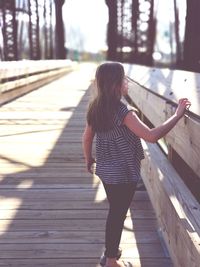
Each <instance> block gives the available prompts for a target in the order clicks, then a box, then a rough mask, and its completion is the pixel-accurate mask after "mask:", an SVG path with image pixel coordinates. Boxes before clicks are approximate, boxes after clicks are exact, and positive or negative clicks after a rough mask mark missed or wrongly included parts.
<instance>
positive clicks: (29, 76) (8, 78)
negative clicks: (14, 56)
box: [0, 60, 76, 105]
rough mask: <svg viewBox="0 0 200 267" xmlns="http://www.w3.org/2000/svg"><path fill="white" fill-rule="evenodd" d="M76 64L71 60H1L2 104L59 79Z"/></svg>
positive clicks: (0, 100)
mask: <svg viewBox="0 0 200 267" xmlns="http://www.w3.org/2000/svg"><path fill="white" fill-rule="evenodd" d="M75 66H76V64H75V63H74V62H71V61H69V60H37V61H34V60H24V61H2V62H0V70H1V71H0V105H2V104H5V103H6V102H8V101H10V100H13V99H15V98H16V97H19V96H21V95H23V94H25V93H27V92H30V91H32V90H34V89H37V88H39V87H40V86H42V85H44V84H46V83H48V82H51V81H52V80H54V79H57V78H58V77H60V76H62V75H64V74H66V73H67V72H69V71H71V70H73V69H74V68H75Z"/></svg>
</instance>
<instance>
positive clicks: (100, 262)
mask: <svg viewBox="0 0 200 267" xmlns="http://www.w3.org/2000/svg"><path fill="white" fill-rule="evenodd" d="M121 255H122V249H121V248H118V252H117V260H119V258H120V257H121ZM99 264H100V265H101V266H102V267H104V266H105V265H106V255H105V252H104V253H103V254H102V255H101V257H100V261H99ZM128 267H129V266H128ZM130 267H131V266H130Z"/></svg>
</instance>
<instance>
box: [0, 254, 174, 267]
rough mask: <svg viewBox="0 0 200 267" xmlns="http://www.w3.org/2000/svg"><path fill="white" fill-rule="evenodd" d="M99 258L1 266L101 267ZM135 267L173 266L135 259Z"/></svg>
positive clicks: (14, 262) (161, 260)
mask: <svg viewBox="0 0 200 267" xmlns="http://www.w3.org/2000/svg"><path fill="white" fill-rule="evenodd" d="M99 257H100V255H98V257H94V258H89V259H88V258H76V259H69V258H63V259H36V258H34V259H31V260H27V259H2V260H1V261H0V266H4V267H18V266H20V267H35V266H37V267H55V266H56V267H66V266H71V267H78V266H81V267H100V265H99V264H98V262H99ZM132 263H133V264H134V267H161V266H162V267H172V264H171V262H170V260H169V259H166V258H153V257H151V256H150V257H146V258H140V259H138V258H134V259H132Z"/></svg>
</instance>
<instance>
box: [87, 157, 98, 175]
mask: <svg viewBox="0 0 200 267" xmlns="http://www.w3.org/2000/svg"><path fill="white" fill-rule="evenodd" d="M94 163H96V160H95V159H94V158H90V159H89V160H88V162H87V170H88V172H90V173H93V171H92V165H93V164H94Z"/></svg>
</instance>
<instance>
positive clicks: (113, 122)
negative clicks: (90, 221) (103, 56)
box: [83, 62, 191, 267]
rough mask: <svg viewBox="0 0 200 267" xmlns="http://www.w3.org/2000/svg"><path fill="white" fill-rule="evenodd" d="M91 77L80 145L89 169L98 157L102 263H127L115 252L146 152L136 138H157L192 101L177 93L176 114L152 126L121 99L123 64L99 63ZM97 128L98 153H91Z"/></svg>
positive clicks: (124, 84) (109, 266)
mask: <svg viewBox="0 0 200 267" xmlns="http://www.w3.org/2000/svg"><path fill="white" fill-rule="evenodd" d="M95 78H96V79H95V82H96V87H97V96H96V97H95V99H94V100H93V101H92V102H91V103H90V105H89V108H88V112H87V124H86V127H85V131H84V134H83V151H84V157H85V161H86V165H87V170H88V171H89V172H92V170H91V167H92V165H93V163H95V162H96V174H97V175H98V176H99V178H100V179H101V181H102V183H103V186H104V188H105V192H106V195H107V199H108V202H109V213H108V216H107V221H106V231H105V248H106V250H105V257H103V258H102V260H101V264H102V265H103V266H105V267H124V266H127V267H131V266H132V265H131V263H130V262H122V261H120V260H119V259H118V258H119V257H120V255H119V252H120V251H119V244H120V239H121V234H122V229H123V225H124V220H125V218H126V213H127V211H128V208H129V207H130V204H131V201H132V199H133V195H134V193H135V189H136V185H137V182H138V180H139V178H140V161H141V160H142V159H143V158H144V154H143V149H142V145H141V140H140V138H142V139H144V140H145V141H147V142H151V143H154V142H157V141H158V139H160V138H161V137H163V136H164V135H166V134H167V133H168V132H169V131H170V130H171V129H172V128H173V127H174V126H175V125H176V123H177V122H178V121H179V119H180V118H181V117H182V116H183V115H184V112H185V110H186V109H187V108H189V107H190V105H191V103H190V102H189V101H188V99H186V98H183V99H180V100H179V104H178V107H177V109H176V112H175V114H174V115H173V116H171V117H170V118H169V119H168V120H167V121H165V122H164V123H163V124H162V125H160V126H158V127H155V128H153V129H150V128H149V127H148V126H147V125H145V124H144V123H143V122H142V121H141V120H140V119H139V117H138V116H137V114H136V113H135V112H134V109H133V108H130V107H128V106H127V105H125V104H124V103H123V102H122V100H121V99H122V96H125V95H127V93H128V81H127V78H126V77H125V73H124V68H123V65H122V64H120V63H118V62H106V63H103V64H101V65H100V66H99V67H98V68H97V70H96V77H95ZM95 134H96V159H94V157H93V156H92V143H93V139H94V136H95ZM104 261H105V264H104Z"/></svg>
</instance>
